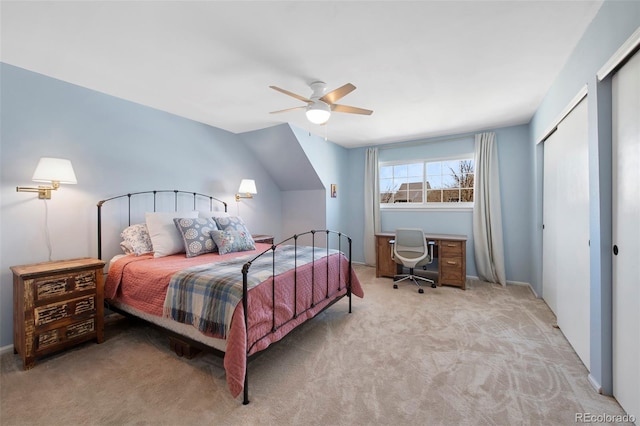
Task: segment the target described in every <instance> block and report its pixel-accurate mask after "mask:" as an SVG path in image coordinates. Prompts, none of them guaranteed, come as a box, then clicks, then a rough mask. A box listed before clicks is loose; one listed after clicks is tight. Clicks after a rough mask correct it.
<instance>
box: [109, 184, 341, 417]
mask: <svg viewBox="0 0 640 426" xmlns="http://www.w3.org/2000/svg"><path fill="white" fill-rule="evenodd" d="M164 193H173V197H174V211H178V199H179V196H183V197H184V196H186V195H188V196H190V197H191V196H192V197H193V209H194V210H197V208H196V207H197V203H198V201H199V200H200V201H208V203H209V210H210V211H213V206H214V204H213V203H214V201H215V202H217V203H221V204H222V205H223V206H224V211H225V212H226V211H227V203H226V202H224V201H222V200H220V199H218V198H215V197H212V196H210V195H206V194H201V193H198V192H189V191H179V190H154V191H141V192H132V193H127V194H123V195H118V196H115V197H111V198H107V199H105V200H101V201H99V202H98V204H97V207H98V258H99V259H102V220H103V217H102V207H103V205H104V204H105V203H107V202H109V201H112V200H117V199H121V198H124V197H127V200H128V205H127V210H128V224H129V225H131V199H132V197H135V196H138V195H145V194H153V211H154V212H155V211H156V208H157V197H158V194H164ZM316 234H320V235H322V234H324V235H325V240H324V242H325V243H326V253H327V257H328V256H329V247H330V244H329V243H330V239H329V237H330V236H331V235H333V236H334V237H335V238H337V247H338V251H339V252H341V253H342V244H343V240H346V242H347V246H348V251H347V252H348V263H349V268H348V275H347V279H346V282H345V283H344V286H342V284H343V283H342V282H341V280H340V268H339V270H338V290H337V291H336V292H334V293H331V294H329V261H328V259H327V263H326V265H327V274H326V283H325V284H326V285H325V300H328V299H331V298H333V299H332V300H331V301H330V302H329V303H328V304H327V305H326V306H325V307H324V308H322V310H321V311H319V312H318V313H316V315H314V317H315V316H317V315H318V314H320V313H321V312H323V311H324V310H326V309H328V308H329V307H331V306H332V305H333V304H334V303H336V302H338V301H339V300H341V299H342V298H343V297H345V296H346V297H348V299H349V313H351V296H352V295H351V274H352V271H353V266H352V262H351V238H350V237H349V236H347V235H346V234H343V233H341V232H336V231H331V230H327V229H322V230H311V231H307V232H304V233H301V234H296V235H293V236H291V237H289V238H287V239H285V240H283V241H281V242H280V243H277V244H272V245H271V247H270V248H269V249H267V250H265V251H263V252H262V253H260V254H258V255H256V256H255V257H254V258H253V259H251V260H250V261H248V262H246V263H245V264H244V265H243V266H242V271H241V273H242V307H243V309H244V312H245V315H244V326H245V329H246V330H247V333H246V335H247V336H246V338H247V342H246V347H247V350H246V353H245V376H244V389H243V401H242V403H243V404H244V405H246V404H248V403H249V374H248V363H249V361H250V360H251V359H252V358H253V357H254V356H257V355H258V354H259V353H260V352H256V353H254V354H252V355H249V353H250V352H251V349H252V348H253V347H254V346H255V344H256V343H258V342H259V341H260V340H262V339H264V338H266V337H267V336H269V335H271V334H272V333H274V332H275V331H277V330H278V328H280V327H282V326H283V325H285V324H287V323H288V322H290V321H293V320H295V319H297V318H298V316H299V315H300V314H303V313H305V312H307V311H309V310H310V309H313V308H314V307H315V306H316V303H315V302H314V300H313V297H312V298H311V303H310V304H309V306H306V307H305V308H304V309H303V310H301V311H299V312H298V307H297V303H295V302H294V313H293V317H292V318H290V319H289V320H287V321H286V322H284V323H282V324H280V325H276V318H275V309H273V310H272V326H271V331H270V332H268V333H267V334H265V335H263V336H261V337H260V338H258V339H257V340H256V342H254V343H253V344H252V345H251V346H249V342H248V339H249V333H248V330H249V327H248V326H249V324H248V313H247V308H248V279H247V277H248V274H249V269H250V268H251V265H252V263H253V262H255V261H256V260H257V259H258V258H261V257H262V256H268V255H269V253H271V257H272V271H273V272H272V276H271V277H272V280H273V282H274V285H273V286H272V291H271V298H272V299H271V300H272V303H273V306H275V298H276V292H275V279H276V277H277V276H276V275H275V264H276V251H277V249H278V247H280V246H281V245H284V244H287V245H291V243H292V242H293V245H294V252H295V253H296V255H295V257H296V262H295V267H294V301H296V300H297V287H298V279H297V272H298V265H297V248H298V238H299V237H302V236H307V235H311V240H312V243H311V245H312V247H313V249H312V250H313V256H312V259H313V260H312V262H311V273H312V275H311V288H312V291H311V294H314V290H315V286H316V280H315V250H316ZM318 249H319V250H321V249H323V248H318ZM239 272H240V271H239ZM318 285H322V283H318ZM345 287H346V292H345V294H342V295H337V293H339V292H341V291H342V290H343V289H345ZM105 305H106V307H107V308H108V309H109V310H112V311H116V312H118V313H120V314H123V315H126V316H130V315H132V314H130V313H127V312H124V311H122V310H119V309H117V308H115V307H113V306H110V305H109V304H108V301H106V300H105ZM305 322H306V321H305ZM302 324H304V322H303V323H301V324H299V325H302ZM153 325H154V326H157V325H155V324H153ZM299 325H298V326H299ZM157 327H159V328H161V329H162V330H163V331H165V332H166V333H168V334H169V335H171V336H173V337H176V338H179V339H181V340H184V341H186V342H187V343H188V344H189V345H190V346H193V347H196V348H199V349H204V350H206V351H208V352H212V353H214V354H216V355H218V356H223V357H224V354H225V353H224V352H222V351H220V350H218V349H216V348H212V347H210V346H207V345H206V344H204V343H201V342H197V341H194V340H192V339H190V338H188V337H186V336H182V335H180V334H179V333H177V332H174V331H172V330H167V329H165V328H162V327H160V326H157ZM296 327H297V326H296ZM294 329H295V327H294Z"/></svg>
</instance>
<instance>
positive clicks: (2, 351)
mask: <svg viewBox="0 0 640 426" xmlns="http://www.w3.org/2000/svg"><path fill="white" fill-rule="evenodd" d="M9 351H11V352H13V345H7V346H2V347H1V348H0V355H2V354H6V353H8V352H9Z"/></svg>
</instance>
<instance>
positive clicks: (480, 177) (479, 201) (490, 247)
mask: <svg viewBox="0 0 640 426" xmlns="http://www.w3.org/2000/svg"><path fill="white" fill-rule="evenodd" d="M475 164H476V176H475V194H474V200H475V203H474V207H473V249H474V250H473V251H474V253H475V261H476V269H477V271H478V276H479V277H480V279H482V280H485V281H489V282H492V283H500V284H502V285H506V283H507V280H506V277H505V271H504V247H503V241H502V213H501V203H500V175H499V172H498V148H497V146H496V134H495V133H493V132H488V133H480V134H477V135H476V148H475Z"/></svg>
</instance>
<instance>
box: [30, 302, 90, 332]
mask: <svg viewBox="0 0 640 426" xmlns="http://www.w3.org/2000/svg"><path fill="white" fill-rule="evenodd" d="M95 313H96V301H95V297H94V296H85V297H80V298H77V299H71V300H65V301H64V302H59V303H52V304H50V305H45V306H40V307H38V308H35V309H34V310H33V314H34V317H35V325H36V327H39V326H42V325H46V324H50V323H53V322H56V321H61V320H65V319H69V318H78V317H80V316H85V317H86V316H88V315H94V314H95Z"/></svg>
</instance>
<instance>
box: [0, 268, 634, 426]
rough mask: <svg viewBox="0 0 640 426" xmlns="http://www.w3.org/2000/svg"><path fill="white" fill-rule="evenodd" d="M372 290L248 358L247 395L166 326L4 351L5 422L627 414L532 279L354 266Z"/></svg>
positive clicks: (561, 418) (476, 421) (485, 421)
mask: <svg viewBox="0 0 640 426" xmlns="http://www.w3.org/2000/svg"><path fill="white" fill-rule="evenodd" d="M357 271H358V275H359V277H360V278H361V281H362V282H363V285H364V289H365V298H364V299H358V298H354V300H353V313H352V314H350V315H349V314H348V313H347V302H346V300H343V301H341V302H339V303H338V304H336V305H334V306H333V307H332V308H331V309H329V310H328V311H326V312H325V313H323V314H321V315H320V316H319V317H318V318H316V319H314V320H313V321H311V322H309V323H307V324H306V325H304V326H303V327H301V328H300V329H298V330H296V331H294V332H293V333H292V334H290V335H289V336H288V337H287V338H286V339H285V340H284V341H282V342H280V343H279V344H277V345H275V346H273V347H271V348H269V349H268V350H267V351H266V352H264V353H263V354H262V355H261V356H259V357H258V358H256V359H255V360H254V361H253V362H252V363H251V364H250V365H249V373H250V383H249V387H250V398H251V403H250V404H249V405H247V406H243V405H242V403H241V399H240V398H238V399H232V398H231V396H230V394H229V392H228V390H227V386H226V382H225V377H224V369H223V367H222V360H221V359H220V358H217V357H215V356H213V355H202V354H201V355H199V356H198V357H196V358H194V359H192V360H187V359H183V358H178V357H177V356H175V354H173V353H172V352H171V351H170V350H169V348H168V343H167V340H166V338H165V337H163V336H162V335H161V334H159V333H158V332H156V331H155V330H154V329H151V328H149V327H147V326H144V325H140V324H135V323H132V322H131V321H129V320H118V321H111V322H110V323H109V325H108V326H107V327H106V330H105V332H106V341H105V342H104V343H103V344H101V345H97V344H95V343H87V344H84V345H82V346H80V347H78V348H76V349H72V350H69V351H66V352H63V353H61V354H59V355H55V356H52V357H49V358H46V359H43V360H41V361H39V362H38V363H37V364H36V367H35V368H34V369H33V370H30V371H22V369H21V366H22V365H21V361H20V358H19V356H17V355H13V353H5V354H4V355H2V358H1V360H2V374H1V377H0V379H1V381H0V386H1V389H0V397H1V405H0V424H2V425H3V426H8V425H122V424H154V425H156V424H157V425H162V424H164V425H370V424H381V425H480V424H481V425H491V424H495V425H529V424H531V425H570V424H574V422H575V418H576V413H592V414H611V415H615V414H623V413H624V412H623V411H622V409H621V408H620V406H619V405H618V404H617V403H616V401H615V400H614V399H612V398H610V397H606V396H602V395H598V394H597V393H596V392H595V391H594V390H593V388H592V387H591V385H590V384H589V383H588V380H587V374H588V372H587V370H586V368H585V367H584V365H582V363H581V362H580V360H579V358H578V357H577V355H576V354H575V352H574V351H573V350H572V349H571V347H570V345H569V344H568V343H567V341H566V339H565V338H564V337H563V335H562V333H561V331H560V330H558V329H556V328H553V323H554V317H553V315H552V313H551V311H550V310H549V308H548V307H547V306H546V304H545V303H544V302H543V301H541V300H538V299H535V298H534V297H533V295H532V294H531V292H530V290H529V289H528V288H526V287H521V286H507V287H506V288H503V287H501V286H498V285H493V284H487V283H482V282H478V281H469V282H468V283H467V290H466V291H462V290H460V289H456V288H451V287H439V288H437V289H432V288H429V287H427V288H425V294H418V292H417V289H416V288H415V286H411V285H403V286H401V288H400V289H398V290H394V289H392V281H391V280H390V279H376V278H375V271H374V269H372V268H368V267H364V266H358V267H357Z"/></svg>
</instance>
